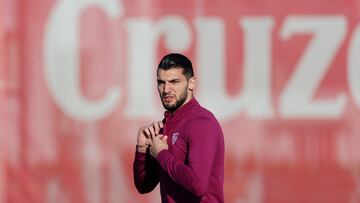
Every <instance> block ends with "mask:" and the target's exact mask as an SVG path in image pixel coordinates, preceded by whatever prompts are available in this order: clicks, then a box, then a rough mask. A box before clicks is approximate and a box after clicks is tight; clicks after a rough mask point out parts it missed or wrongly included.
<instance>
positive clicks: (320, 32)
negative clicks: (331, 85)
mask: <svg viewBox="0 0 360 203" xmlns="http://www.w3.org/2000/svg"><path fill="white" fill-rule="evenodd" d="M294 34H313V35H314V36H313V39H312V40H311V42H310V44H309V46H308V48H307V50H306V52H305V53H304V55H303V57H302V58H301V59H300V61H299V63H298V65H297V67H296V68H295V71H294V73H293V75H292V76H291V78H290V80H289V83H288V85H287V86H286V87H285V89H284V92H283V93H282V95H281V96H280V106H279V108H280V114H281V115H282V116H283V117H285V118H300V117H304V118H339V117H340V116H341V114H342V113H343V111H344V107H345V103H346V97H345V95H344V94H340V95H338V96H337V97H336V98H334V99H332V100H330V99H326V100H325V99H322V100H320V99H318V100H316V101H314V99H313V96H314V94H315V92H316V90H317V89H318V87H319V84H320V82H321V81H322V79H323V78H324V75H325V73H326V72H327V71H328V68H329V67H330V64H331V62H332V60H333V59H334V56H335V54H336V53H337V51H338V50H339V48H340V46H341V44H342V42H343V41H344V37H345V34H346V19H345V18H344V17H343V16H329V17H327V16H306V17H297V16H293V17H288V18H287V19H286V21H285V23H284V26H283V28H282V30H281V31H280V36H281V38H283V39H284V40H287V39H289V38H290V37H291V36H292V35H294Z"/></svg>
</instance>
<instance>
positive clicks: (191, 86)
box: [188, 77, 196, 91]
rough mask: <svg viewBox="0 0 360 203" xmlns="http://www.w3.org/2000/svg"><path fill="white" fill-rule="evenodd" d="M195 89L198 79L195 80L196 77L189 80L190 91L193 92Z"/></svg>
mask: <svg viewBox="0 0 360 203" xmlns="http://www.w3.org/2000/svg"><path fill="white" fill-rule="evenodd" d="M195 87H196V79H195V77H191V78H190V79H189V86H188V88H189V90H190V91H193V90H194V89H195Z"/></svg>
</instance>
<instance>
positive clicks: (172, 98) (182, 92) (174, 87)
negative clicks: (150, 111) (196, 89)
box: [157, 68, 192, 112]
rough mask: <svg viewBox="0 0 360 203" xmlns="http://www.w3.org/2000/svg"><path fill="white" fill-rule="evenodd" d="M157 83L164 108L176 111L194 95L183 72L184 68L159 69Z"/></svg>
mask: <svg viewBox="0 0 360 203" xmlns="http://www.w3.org/2000/svg"><path fill="white" fill-rule="evenodd" d="M157 84H158V86H157V87H158V91H159V95H160V99H161V102H162V104H163V106H164V108H165V109H166V110H168V111H170V112H174V111H175V110H176V109H178V108H179V107H180V106H181V105H183V104H184V103H185V101H186V102H187V101H189V100H190V99H191V96H192V95H189V93H190V94H191V92H190V91H189V88H188V87H189V81H188V80H187V79H186V77H185V75H184V74H183V69H182V68H172V69H169V70H163V69H158V72H157Z"/></svg>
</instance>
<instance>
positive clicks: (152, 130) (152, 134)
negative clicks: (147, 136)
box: [148, 124, 156, 136]
mask: <svg viewBox="0 0 360 203" xmlns="http://www.w3.org/2000/svg"><path fill="white" fill-rule="evenodd" d="M148 129H149V131H150V133H151V136H154V135H155V134H156V133H155V128H154V125H153V124H152V125H150V126H149V127H148Z"/></svg>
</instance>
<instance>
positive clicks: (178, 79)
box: [157, 78, 180, 82]
mask: <svg viewBox="0 0 360 203" xmlns="http://www.w3.org/2000/svg"><path fill="white" fill-rule="evenodd" d="M177 81H180V78H175V79H172V80H168V82H177ZM157 82H165V80H161V79H157Z"/></svg>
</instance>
